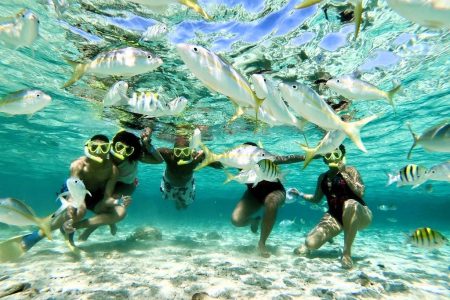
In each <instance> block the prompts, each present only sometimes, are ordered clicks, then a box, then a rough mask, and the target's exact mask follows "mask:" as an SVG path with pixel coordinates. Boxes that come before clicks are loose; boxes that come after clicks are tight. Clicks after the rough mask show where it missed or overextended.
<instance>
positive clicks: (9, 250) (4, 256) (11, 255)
mask: <svg viewBox="0 0 450 300" xmlns="http://www.w3.org/2000/svg"><path fill="white" fill-rule="evenodd" d="M27 235H28V234H26V235H22V236H16V237H13V238H10V239H9V240H6V241H3V242H1V243H0V262H8V261H13V260H16V259H18V258H19V257H21V256H22V255H24V254H25V252H26V251H27V249H26V248H25V247H24V245H23V238H24V237H25V236H27Z"/></svg>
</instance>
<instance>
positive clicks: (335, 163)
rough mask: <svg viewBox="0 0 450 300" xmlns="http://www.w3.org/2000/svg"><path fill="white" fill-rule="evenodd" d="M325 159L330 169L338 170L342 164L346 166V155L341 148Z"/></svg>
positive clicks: (325, 156)
mask: <svg viewBox="0 0 450 300" xmlns="http://www.w3.org/2000/svg"><path fill="white" fill-rule="evenodd" d="M323 158H324V160H325V163H326V164H327V165H328V167H330V168H338V167H339V164H340V163H341V162H342V163H344V164H345V157H344V154H343V153H342V151H341V150H340V149H339V148H337V149H335V150H334V151H333V152H330V153H327V154H325V155H324V156H323Z"/></svg>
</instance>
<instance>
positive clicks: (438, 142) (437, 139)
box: [407, 120, 450, 159]
mask: <svg viewBox="0 0 450 300" xmlns="http://www.w3.org/2000/svg"><path fill="white" fill-rule="evenodd" d="M407 125H408V128H409V131H411V134H412V136H413V139H414V142H413V145H412V146H411V149H409V152H408V159H409V158H411V152H412V150H413V149H414V147H416V145H422V147H423V148H424V149H425V150H428V151H430V152H447V153H449V152H450V121H449V120H446V121H444V122H442V123H440V124H438V125H436V126H433V127H431V128H429V129H427V130H425V132H424V133H423V134H422V135H421V136H417V135H416V134H415V133H414V132H413V131H412V128H411V125H410V124H409V123H408V124H407Z"/></svg>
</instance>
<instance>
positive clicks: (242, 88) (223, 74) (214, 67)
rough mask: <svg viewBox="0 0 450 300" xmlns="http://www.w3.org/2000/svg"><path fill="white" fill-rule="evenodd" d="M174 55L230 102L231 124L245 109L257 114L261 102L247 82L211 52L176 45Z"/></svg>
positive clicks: (186, 45)
mask: <svg viewBox="0 0 450 300" xmlns="http://www.w3.org/2000/svg"><path fill="white" fill-rule="evenodd" d="M177 51H178V54H179V55H180V57H181V59H182V60H183V61H184V63H185V64H186V66H187V67H188V68H189V70H190V71H191V72H192V73H193V74H194V75H195V76H196V77H197V78H198V79H199V80H200V81H201V82H203V84H205V86H206V87H208V88H209V89H210V90H213V91H216V92H218V93H221V94H223V95H225V96H227V97H228V98H229V99H230V100H231V102H233V104H234V105H235V107H236V114H235V115H234V116H233V117H232V118H231V120H230V121H233V120H235V119H237V118H238V117H240V116H241V115H242V114H243V113H244V108H254V109H255V112H256V113H257V112H258V110H259V107H260V106H261V104H262V103H263V101H264V99H261V98H259V97H258V96H257V95H256V94H255V92H254V91H253V90H252V89H251V87H250V84H249V82H248V81H247V79H246V78H245V77H244V76H243V75H242V74H240V73H239V72H238V71H237V70H236V69H234V68H233V66H232V65H231V64H229V63H227V62H225V61H224V60H223V59H221V58H220V57H219V56H218V55H216V54H215V53H214V52H212V51H209V50H208V49H205V48H203V47H201V46H197V45H190V44H178V45H177ZM256 118H258V115H256Z"/></svg>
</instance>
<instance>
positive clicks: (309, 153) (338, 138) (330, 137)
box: [300, 130, 347, 169]
mask: <svg viewBox="0 0 450 300" xmlns="http://www.w3.org/2000/svg"><path fill="white" fill-rule="evenodd" d="M346 136H347V135H346V134H345V132H343V131H341V130H333V131H329V132H327V134H325V136H324V137H323V138H322V140H321V141H320V142H319V144H317V146H316V147H314V148H310V147H308V146H307V145H304V144H300V147H301V148H302V149H303V150H304V151H305V161H304V163H303V169H304V168H306V167H307V166H308V165H309V163H310V162H311V160H312V159H313V158H314V156H316V155H325V154H327V153H331V152H333V151H334V149H337V148H338V147H339V145H340V144H342V142H343V141H344V140H345V138H346Z"/></svg>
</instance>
